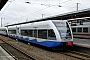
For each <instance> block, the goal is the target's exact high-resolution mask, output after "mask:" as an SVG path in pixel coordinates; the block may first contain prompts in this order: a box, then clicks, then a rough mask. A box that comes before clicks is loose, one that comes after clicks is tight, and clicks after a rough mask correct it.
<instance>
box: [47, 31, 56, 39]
mask: <svg viewBox="0 0 90 60" xmlns="http://www.w3.org/2000/svg"><path fill="white" fill-rule="evenodd" d="M48 39H51V40H56V36H55V33H54V31H53V30H52V29H50V30H48Z"/></svg>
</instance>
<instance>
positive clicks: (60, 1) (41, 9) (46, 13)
mask: <svg viewBox="0 0 90 60" xmlns="http://www.w3.org/2000/svg"><path fill="white" fill-rule="evenodd" d="M25 2H29V3H25ZM76 3H79V10H82V9H87V8H90V0H9V1H8V2H7V3H6V5H5V6H4V7H3V9H2V10H1V11H0V18H2V20H3V22H2V23H3V26H4V25H7V24H14V23H20V22H25V21H30V20H35V19H40V18H42V14H43V18H45V17H50V16H55V15H59V14H63V13H67V12H72V11H76V6H77V5H76ZM59 6H61V7H59ZM0 22H1V21H0Z"/></svg>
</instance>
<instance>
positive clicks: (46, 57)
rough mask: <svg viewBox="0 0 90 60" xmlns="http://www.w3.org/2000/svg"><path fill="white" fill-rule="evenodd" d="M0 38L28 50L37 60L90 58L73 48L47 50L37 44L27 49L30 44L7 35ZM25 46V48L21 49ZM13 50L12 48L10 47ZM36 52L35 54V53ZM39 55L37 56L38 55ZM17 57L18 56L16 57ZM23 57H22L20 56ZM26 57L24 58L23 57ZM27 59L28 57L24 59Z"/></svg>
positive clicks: (18, 47) (19, 48) (81, 59)
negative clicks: (8, 38)
mask: <svg viewBox="0 0 90 60" xmlns="http://www.w3.org/2000/svg"><path fill="white" fill-rule="evenodd" d="M0 39H2V40H3V39H6V40H4V41H5V42H6V43H10V45H13V46H14V47H16V48H17V49H18V50H21V51H26V53H28V54H26V55H29V56H30V53H32V54H31V56H32V57H34V58H35V59H36V60H90V58H89V57H90V56H89V55H88V54H84V53H81V52H77V51H71V50H65V51H47V50H45V49H41V48H38V47H35V46H30V50H27V48H28V44H26V43H22V42H20V41H18V43H16V41H15V40H13V39H11V40H7V37H4V36H2V37H1V38H0ZM21 48H24V49H25V50H23V49H21ZM10 50H12V49H10ZM33 54H34V55H33ZM36 56H37V57H36ZM16 58H17V57H16ZM19 58H22V57H19ZM23 59H24V58H23ZM24 60H26V59H24Z"/></svg>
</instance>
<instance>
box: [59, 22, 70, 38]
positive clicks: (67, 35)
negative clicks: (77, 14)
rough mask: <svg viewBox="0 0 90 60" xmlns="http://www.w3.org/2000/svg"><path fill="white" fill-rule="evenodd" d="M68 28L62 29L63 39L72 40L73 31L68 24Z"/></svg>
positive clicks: (63, 27)
mask: <svg viewBox="0 0 90 60" xmlns="http://www.w3.org/2000/svg"><path fill="white" fill-rule="evenodd" d="M65 25H66V26H62V29H60V30H59V31H60V34H61V38H71V31H70V27H69V25H68V23H67V22H66V24H65Z"/></svg>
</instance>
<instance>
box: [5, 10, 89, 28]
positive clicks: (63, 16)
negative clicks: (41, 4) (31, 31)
mask: <svg viewBox="0 0 90 60" xmlns="http://www.w3.org/2000/svg"><path fill="white" fill-rule="evenodd" d="M82 17H90V8H88V9H84V10H79V11H73V12H69V13H64V14H60V15H56V16H51V17H47V18H43V19H37V20H32V21H28V22H22V23H18V24H12V25H7V26H13V25H20V24H26V23H32V22H39V21H45V20H68V19H74V18H82ZM7 26H6V27H7Z"/></svg>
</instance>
